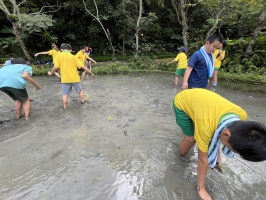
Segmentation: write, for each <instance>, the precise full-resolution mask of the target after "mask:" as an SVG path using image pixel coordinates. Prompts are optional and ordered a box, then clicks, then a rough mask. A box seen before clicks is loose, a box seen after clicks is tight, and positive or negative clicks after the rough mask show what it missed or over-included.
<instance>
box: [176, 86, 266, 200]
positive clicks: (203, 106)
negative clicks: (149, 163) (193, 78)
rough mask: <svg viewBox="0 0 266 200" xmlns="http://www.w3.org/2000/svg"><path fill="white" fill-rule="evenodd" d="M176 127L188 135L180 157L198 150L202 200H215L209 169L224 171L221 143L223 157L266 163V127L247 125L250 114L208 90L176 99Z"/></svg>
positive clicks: (185, 92) (199, 192)
mask: <svg viewBox="0 0 266 200" xmlns="http://www.w3.org/2000/svg"><path fill="white" fill-rule="evenodd" d="M173 108H174V112H175V116H176V123H177V124H178V125H179V126H180V128H181V129H182V131H183V133H184V138H183V140H182V141H181V143H180V144H179V149H178V151H179V154H180V155H181V158H184V157H185V156H186V155H187V153H188V152H189V150H190V149H191V147H193V146H194V144H195V143H196V144H197V146H198V168H197V190H198V194H199V196H200V198H201V199H204V200H211V199H212V198H211V197H210V195H209V193H208V192H207V190H206V189H205V179H206V174H207V170H208V166H210V167H211V168H214V167H216V165H217V166H218V167H219V168H220V167H221V164H222V160H221V156H220V150H219V146H220V142H221V143H222V144H223V145H224V148H223V149H222V151H223V153H224V154H225V155H226V156H228V157H233V156H234V154H235V153H237V154H239V155H240V156H241V157H242V158H243V159H245V160H248V161H253V162H260V161H264V160H266V127H265V125H263V124H262V123H259V122H255V121H244V120H246V119H247V113H246V112H245V111H244V110H243V109H242V108H241V107H239V106H237V105H235V104H233V103H232V102H230V101H228V100H226V99H225V98H223V97H221V96H220V95H218V94H216V93H214V92H211V91H208V90H206V89H201V88H195V89H190V90H183V91H182V92H180V93H178V94H177V95H176V96H175V99H174V102H173Z"/></svg>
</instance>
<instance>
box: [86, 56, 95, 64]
mask: <svg viewBox="0 0 266 200" xmlns="http://www.w3.org/2000/svg"><path fill="white" fill-rule="evenodd" d="M87 60H90V61H92V62H94V63H95V64H96V63H97V62H96V61H95V60H93V59H92V58H90V57H89V58H87Z"/></svg>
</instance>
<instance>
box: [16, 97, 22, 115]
mask: <svg viewBox="0 0 266 200" xmlns="http://www.w3.org/2000/svg"><path fill="white" fill-rule="evenodd" d="M21 109H22V103H21V102H20V101H15V110H16V117H17V119H20V117H21Z"/></svg>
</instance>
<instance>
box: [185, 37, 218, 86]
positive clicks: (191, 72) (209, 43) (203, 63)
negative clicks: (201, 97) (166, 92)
mask: <svg viewBox="0 0 266 200" xmlns="http://www.w3.org/2000/svg"><path fill="white" fill-rule="evenodd" d="M222 41H223V36H222V35H221V34H220V33H214V34H212V35H210V36H209V37H208V38H207V40H206V42H205V44H204V45H203V46H202V47H201V48H200V49H199V50H198V51H196V52H194V53H193V54H192V56H191V57H190V59H189V61H188V67H187V69H186V72H185V75H184V78H183V84H182V89H183V90H184V89H188V88H206V87H207V85H208V80H209V78H211V77H212V74H213V70H214V58H213V54H212V52H213V51H214V50H216V49H217V48H219V47H220V46H221V43H222Z"/></svg>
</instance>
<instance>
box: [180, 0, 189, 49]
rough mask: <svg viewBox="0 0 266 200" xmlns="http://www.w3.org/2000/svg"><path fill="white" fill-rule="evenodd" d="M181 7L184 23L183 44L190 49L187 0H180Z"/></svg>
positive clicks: (182, 21)
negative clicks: (186, 10)
mask: <svg viewBox="0 0 266 200" xmlns="http://www.w3.org/2000/svg"><path fill="white" fill-rule="evenodd" d="M180 4H181V7H180V14H181V23H182V37H183V44H184V46H185V48H186V51H187V50H188V41H187V30H188V25H187V17H186V12H185V10H184V8H185V6H186V1H185V0H181V1H180Z"/></svg>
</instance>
